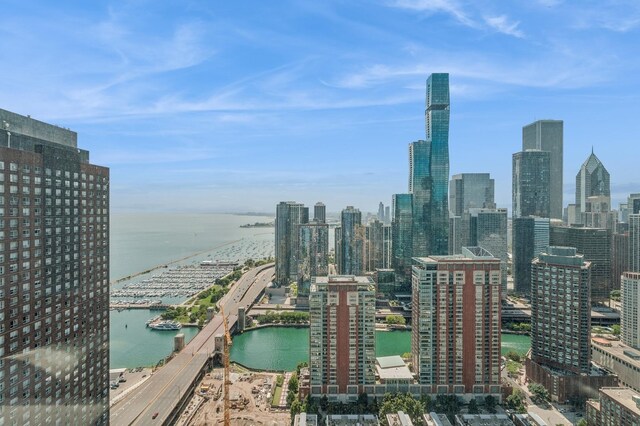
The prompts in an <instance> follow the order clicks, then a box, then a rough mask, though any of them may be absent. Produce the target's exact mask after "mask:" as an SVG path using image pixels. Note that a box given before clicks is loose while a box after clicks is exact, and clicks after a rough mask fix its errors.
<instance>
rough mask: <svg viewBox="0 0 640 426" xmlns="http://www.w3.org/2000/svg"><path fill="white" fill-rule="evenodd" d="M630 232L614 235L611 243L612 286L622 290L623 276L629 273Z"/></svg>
mask: <svg viewBox="0 0 640 426" xmlns="http://www.w3.org/2000/svg"><path fill="white" fill-rule="evenodd" d="M629 257H630V256H629V232H625V233H622V234H619V233H615V234H613V238H612V242H611V284H612V286H613V288H620V286H621V279H622V274H623V273H624V272H627V271H629V270H630V269H629Z"/></svg>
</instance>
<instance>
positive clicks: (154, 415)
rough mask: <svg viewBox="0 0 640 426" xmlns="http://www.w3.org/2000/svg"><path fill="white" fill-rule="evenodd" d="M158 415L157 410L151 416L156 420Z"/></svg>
mask: <svg viewBox="0 0 640 426" xmlns="http://www.w3.org/2000/svg"><path fill="white" fill-rule="evenodd" d="M156 417H158V412H157V411H156V412H155V413H154V414H153V416H151V418H152V419H154V420H155V418H156Z"/></svg>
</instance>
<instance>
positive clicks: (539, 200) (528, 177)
mask: <svg viewBox="0 0 640 426" xmlns="http://www.w3.org/2000/svg"><path fill="white" fill-rule="evenodd" d="M549 157H550V154H549V152H548V151H539V150H534V149H529V150H526V151H523V152H516V153H515V154H513V212H512V214H513V217H514V218H518V217H524V216H539V217H550V216H549V214H550V211H551V210H550V209H551V204H550V179H551V174H550V173H551V169H550V158H549Z"/></svg>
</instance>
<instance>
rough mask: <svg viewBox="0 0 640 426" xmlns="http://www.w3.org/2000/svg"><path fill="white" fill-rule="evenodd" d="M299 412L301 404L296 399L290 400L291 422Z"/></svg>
mask: <svg viewBox="0 0 640 426" xmlns="http://www.w3.org/2000/svg"><path fill="white" fill-rule="evenodd" d="M300 413H302V404H300V401H298V400H297V399H294V400H293V401H292V402H291V424H293V421H294V419H295V417H296V414H300Z"/></svg>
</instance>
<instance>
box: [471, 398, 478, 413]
mask: <svg viewBox="0 0 640 426" xmlns="http://www.w3.org/2000/svg"><path fill="white" fill-rule="evenodd" d="M468 409H469V414H478V413H479V412H480V410H479V409H478V403H477V402H476V399H475V398H471V401H469V407H468Z"/></svg>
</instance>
